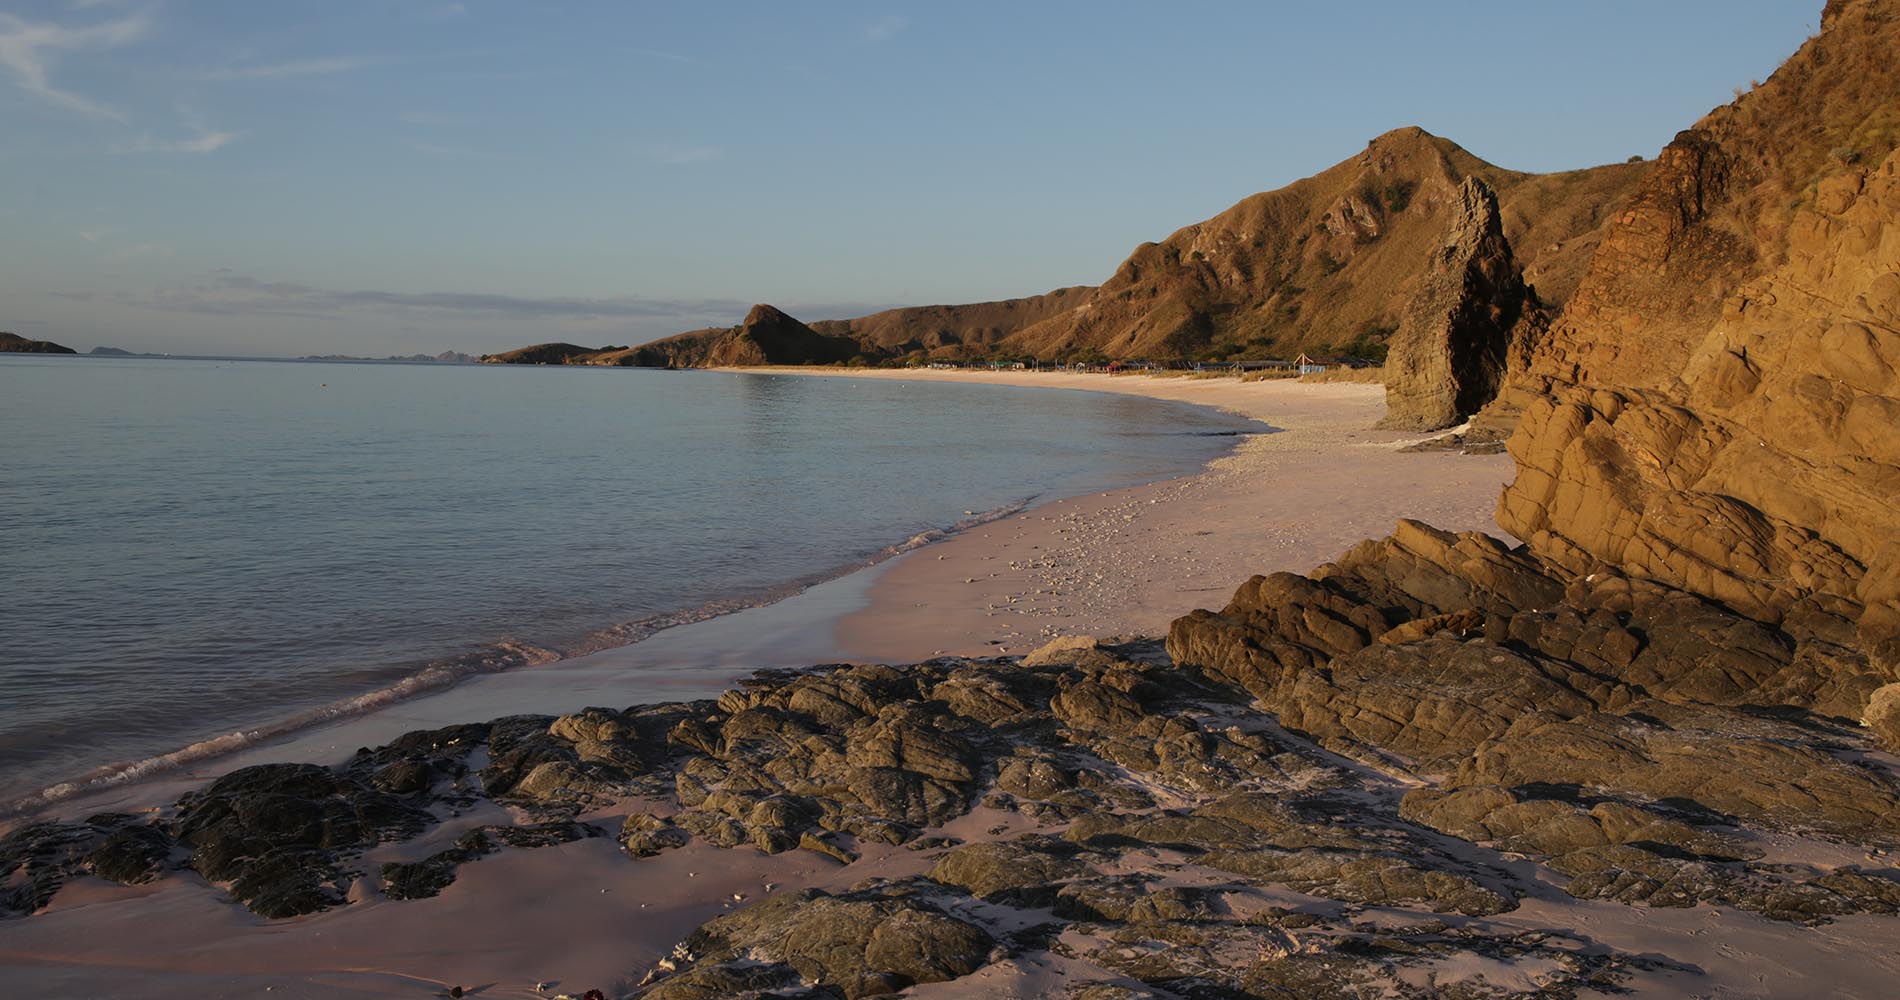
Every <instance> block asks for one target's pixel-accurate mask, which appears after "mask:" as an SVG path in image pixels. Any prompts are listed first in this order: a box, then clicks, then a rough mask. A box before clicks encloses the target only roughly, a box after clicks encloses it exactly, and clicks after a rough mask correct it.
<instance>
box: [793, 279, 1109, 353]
mask: <svg viewBox="0 0 1900 1000" xmlns="http://www.w3.org/2000/svg"><path fill="white" fill-rule="evenodd" d="M1094 290H1095V289H1093V288H1090V287H1088V286H1086V285H1078V286H1075V287H1072V288H1058V289H1056V290H1055V291H1053V292H1047V293H1045V294H1042V295H1031V296H1029V297H1027V298H1021V299H1003V300H1001V301H997V302H976V303H971V304H968V305H960V306H941V305H940V306H910V307H907V308H903V309H886V310H885V311H883V312H880V313H872V314H871V315H869V316H861V317H859V318H857V319H842V320H821V321H819V322H816V323H813V324H812V329H814V330H817V331H819V332H821V333H828V334H834V335H837V336H846V337H852V338H854V339H856V340H857V341H859V342H860V343H862V344H863V345H864V346H865V348H866V353H867V354H883V355H891V356H898V357H902V356H906V355H911V354H917V353H923V354H927V355H930V356H932V357H981V356H984V355H987V354H989V353H990V352H991V351H992V350H993V349H994V348H995V347H996V345H997V344H998V343H1000V342H1001V341H1002V340H1003V339H1004V338H1006V337H1008V336H1009V335H1010V334H1013V333H1015V332H1017V331H1018V330H1021V329H1023V328H1024V327H1027V326H1031V325H1033V324H1035V323H1039V322H1041V321H1043V320H1045V319H1048V318H1050V317H1052V316H1057V315H1060V314H1062V313H1064V312H1066V311H1068V310H1070V309H1073V308H1074V307H1075V306H1076V305H1078V304H1080V303H1081V302H1082V301H1083V300H1084V299H1085V298H1086V297H1087V296H1088V295H1089V293H1091V292H1093V291H1094Z"/></svg>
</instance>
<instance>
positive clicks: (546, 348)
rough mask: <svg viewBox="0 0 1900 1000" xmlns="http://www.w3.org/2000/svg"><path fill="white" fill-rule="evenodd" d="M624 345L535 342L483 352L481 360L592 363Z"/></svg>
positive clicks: (510, 363)
mask: <svg viewBox="0 0 1900 1000" xmlns="http://www.w3.org/2000/svg"><path fill="white" fill-rule="evenodd" d="M624 350H626V348H624V347H582V346H580V345H579V344H563V343H559V342H556V343H550V344H535V345H533V346H531V347H518V348H516V349H514V350H512V351H503V352H501V353H500V354H484V355H482V357H481V360H482V361H484V362H486V363H488V364H494V365H585V364H594V363H595V362H594V360H593V359H594V358H597V357H599V356H600V355H602V354H605V353H608V352H612V351H624Z"/></svg>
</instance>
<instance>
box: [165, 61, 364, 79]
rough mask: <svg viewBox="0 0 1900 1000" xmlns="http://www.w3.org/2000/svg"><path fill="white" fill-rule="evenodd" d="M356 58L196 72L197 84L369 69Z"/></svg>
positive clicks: (324, 74)
mask: <svg viewBox="0 0 1900 1000" xmlns="http://www.w3.org/2000/svg"><path fill="white" fill-rule="evenodd" d="M369 64H370V63H369V60H367V59H363V58H361V57H358V56H327V57H324V58H321V59H292V60H290V61H288V62H279V63H263V64H260V65H252V66H225V67H222V68H219V69H208V70H203V71H201V72H199V73H198V74H197V75H198V79H200V80H214V81H215V80H281V79H286V78H289V77H296V76H329V75H332V74H335V73H351V72H354V71H356V70H359V69H362V68H363V67H365V66H368V65H369Z"/></svg>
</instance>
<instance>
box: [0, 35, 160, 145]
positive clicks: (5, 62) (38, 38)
mask: <svg viewBox="0 0 1900 1000" xmlns="http://www.w3.org/2000/svg"><path fill="white" fill-rule="evenodd" d="M150 24H151V21H150V19H149V18H148V17H147V16H146V15H145V14H144V13H143V12H141V13H138V14H132V15H130V16H127V17H122V18H119V19H118V20H115V21H103V22H101V23H99V24H91V25H86V26H84V27H67V26H65V25H61V24H53V23H39V22H32V21H27V20H24V19H22V18H19V17H15V16H14V15H12V14H0V70H5V72H6V74H7V75H8V76H10V77H12V78H13V82H14V84H15V85H17V86H18V87H19V88H20V89H21V90H24V91H26V92H27V93H29V94H32V95H34V96H35V97H38V98H40V99H41V100H44V101H47V102H49V103H51V104H54V105H56V106H58V107H62V108H65V109H66V110H68V111H74V112H77V113H79V114H83V115H90V116H92V117H95V118H110V119H112V120H113V121H124V120H125V115H124V113H122V112H120V111H118V110H116V109H114V108H111V107H108V106H106V105H104V104H101V103H99V102H97V101H94V100H92V99H91V98H88V97H83V96H81V95H79V94H76V93H73V92H72V91H69V90H63V89H61V88H59V87H57V86H54V85H53V82H52V77H51V74H52V68H53V65H54V63H55V62H56V61H57V58H58V54H59V53H61V52H74V51H85V50H106V49H115V48H118V47H120V46H123V45H128V44H130V43H132V42H134V41H136V40H137V39H138V38H139V37H140V36H141V35H143V34H145V31H146V29H147V28H148V27H149V26H150Z"/></svg>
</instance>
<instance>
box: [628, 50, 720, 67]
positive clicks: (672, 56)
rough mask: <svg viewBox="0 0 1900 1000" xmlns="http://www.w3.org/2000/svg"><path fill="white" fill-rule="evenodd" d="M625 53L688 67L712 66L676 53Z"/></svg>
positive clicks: (701, 60)
mask: <svg viewBox="0 0 1900 1000" xmlns="http://www.w3.org/2000/svg"><path fill="white" fill-rule="evenodd" d="M626 51H628V52H631V53H633V54H634V55H636V56H646V57H647V58H649V59H664V60H666V61H667V62H676V63H684V64H686V65H688V66H710V65H712V63H709V62H707V61H706V60H704V59H700V58H698V57H696V56H689V55H682V54H680V53H678V52H665V51H662V50H660V49H638V48H629V49H627V50H626Z"/></svg>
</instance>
